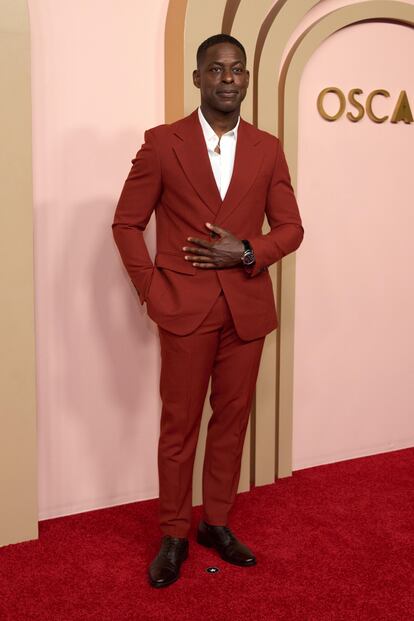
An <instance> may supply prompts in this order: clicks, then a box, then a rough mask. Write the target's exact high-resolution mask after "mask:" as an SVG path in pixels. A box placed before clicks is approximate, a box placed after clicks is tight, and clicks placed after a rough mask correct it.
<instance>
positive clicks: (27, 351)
mask: <svg viewBox="0 0 414 621" xmlns="http://www.w3.org/2000/svg"><path fill="white" fill-rule="evenodd" d="M0 22H1V30H0V76H1V77H0V89H1V100H2V114H1V117H0V127H1V137H2V141H1V143H2V156H1V159H0V172H1V179H2V182H1V185H0V248H1V262H0V281H1V283H2V288H1V301H0V342H1V347H2V356H1V359H0V411H1V416H0V473H1V474H2V476H0V498H1V512H0V546H2V545H6V544H10V543H17V542H19V541H25V540H27V539H35V538H37V533H38V530H37V459H36V451H37V439H36V396H35V384H36V380H35V350H34V342H35V336H34V335H35V332H34V330H35V328H34V287H33V208H32V153H31V143H32V127H31V113H32V111H31V92H30V32H29V14H28V8H27V5H26V1H25V0H2V2H1V3H0Z"/></svg>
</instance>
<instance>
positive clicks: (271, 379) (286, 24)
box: [166, 0, 413, 502]
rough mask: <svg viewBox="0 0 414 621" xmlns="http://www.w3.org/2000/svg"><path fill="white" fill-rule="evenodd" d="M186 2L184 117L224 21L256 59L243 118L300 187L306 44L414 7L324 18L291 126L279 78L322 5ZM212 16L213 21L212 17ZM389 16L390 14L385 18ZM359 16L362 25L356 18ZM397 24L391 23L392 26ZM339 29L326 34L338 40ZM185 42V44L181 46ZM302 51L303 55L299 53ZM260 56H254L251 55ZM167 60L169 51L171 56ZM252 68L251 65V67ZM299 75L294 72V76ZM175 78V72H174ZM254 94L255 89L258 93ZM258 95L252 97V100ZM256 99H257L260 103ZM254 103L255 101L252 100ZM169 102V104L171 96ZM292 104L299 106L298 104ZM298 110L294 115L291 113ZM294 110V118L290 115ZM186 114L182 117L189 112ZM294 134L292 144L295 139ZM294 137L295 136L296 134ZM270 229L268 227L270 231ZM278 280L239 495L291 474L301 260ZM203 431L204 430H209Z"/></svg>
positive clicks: (290, 71) (290, 263)
mask: <svg viewBox="0 0 414 621" xmlns="http://www.w3.org/2000/svg"><path fill="white" fill-rule="evenodd" d="M184 2H186V6H187V13H186V14H185V20H184V21H185V24H184V26H183V29H182V30H181V31H179V32H178V31H176V32H175V33H174V37H175V45H177V41H179V40H182V39H184V50H185V54H184V57H185V62H184V65H183V72H184V78H183V79H184V83H185V84H186V85H187V88H185V89H184V90H185V96H184V104H183V107H184V108H185V112H187V111H189V110H191V109H193V108H194V107H196V105H197V104H198V93H197V92H196V91H194V90H193V87H192V85H191V69H192V68H193V65H194V54H195V49H196V45H197V44H198V43H199V42H200V41H201V40H202V39H203V38H205V37H206V36H209V35H210V34H212V33H213V32H219V31H220V28H219V27H218V25H219V23H220V20H222V28H223V31H225V32H231V34H233V35H234V36H236V37H238V38H239V39H240V40H242V41H243V44H245V46H246V50H247V53H248V57H249V59H252V58H254V68H253V72H252V73H253V75H252V76H251V78H252V82H251V89H250V95H249V98H246V100H245V102H244V105H243V116H244V117H245V118H246V119H247V120H250V121H257V124H258V126H259V127H261V128H262V129H266V130H267V131H270V132H271V133H274V134H276V135H277V134H278V129H280V131H281V133H282V134H283V133H284V136H285V149H286V151H287V156H288V161H289V164H290V167H291V172H292V179H293V182H294V185H296V170H297V162H296V150H297V129H296V125H297V104H298V101H297V99H298V88H299V80H300V75H301V73H302V70H303V66H304V65H305V64H306V60H307V59H308V58H309V55H308V56H306V53H308V54H310V53H311V52H309V50H308V51H306V50H307V49H308V48H307V46H304V47H302V44H303V42H304V41H305V40H306V37H307V36H308V34H309V33H310V32H312V31H313V29H314V27H315V26H318V28H317V30H315V33H316V37H317V36H318V34H319V24H322V23H326V24H327V32H328V31H329V25H328V24H330V21H327V22H325V20H326V19H328V20H330V19H331V15H335V14H337V13H338V11H340V15H341V16H342V17H343V22H344V23H343V25H347V24H350V23H354V22H355V21H361V19H371V18H373V17H375V16H378V15H380V14H381V13H382V12H383V11H384V7H385V8H386V11H388V12H389V14H390V15H392V16H393V19H394V20H400V19H401V15H402V14H403V13H404V11H405V10H408V11H411V10H413V7H412V6H409V5H407V4H406V3H404V2H394V1H390V0H388V2H381V1H374V0H366V1H365V2H361V3H359V4H356V5H350V6H346V7H343V8H341V9H338V10H337V11H333V12H332V13H331V14H329V15H328V16H325V17H323V18H321V19H320V20H319V21H318V22H316V24H314V25H313V26H311V27H310V28H309V29H308V30H307V31H306V33H305V34H304V35H303V36H301V37H300V41H299V42H297V43H298V44H294V46H293V48H294V49H293V52H291V53H290V55H289V56H288V59H287V64H286V63H285V65H284V77H283V79H285V77H286V78H287V80H286V93H285V96H284V101H285V102H287V103H288V106H287V108H288V110H289V115H288V117H287V119H286V124H285V120H284V119H283V118H282V116H281V115H279V88H278V83H279V70H280V67H281V63H282V57H283V54H284V50H285V47H286V44H287V42H288V39H289V37H290V36H291V33H292V32H293V31H294V29H295V27H296V26H297V25H298V24H299V23H300V21H301V20H302V19H303V17H304V16H305V14H306V13H307V12H308V11H309V10H310V9H312V8H313V7H314V6H315V5H316V4H318V0H301V2H297V1H296V0H276V2H273V3H272V2H271V1H270V0H257V1H256V2H255V3H254V4H253V3H252V2H251V0H227V2H224V0H223V2H221V3H220V2H219V1H218V0H215V1H214V2H213V3H211V4H210V3H209V5H208V7H207V8H204V7H205V4H204V3H203V5H202V6H200V3H199V2H198V1H197V0H171V2H170V5H171V4H181V5H183V3H184ZM362 6H365V8H364V9H362V13H363V14H364V15H365V17H364V18H360V17H358V16H357V15H358V11H359V10H360V8H361V7H362ZM207 13H208V15H207ZM387 14H388V13H387ZM354 15H356V16H357V17H354ZM390 19H391V18H390ZM335 31H336V30H335V28H334V29H332V30H331V31H329V32H328V35H329V34H332V33H333V32H335ZM328 35H326V33H325V34H323V35H321V36H320V39H319V41H318V40H317V38H316V39H312V40H313V41H314V46H315V47H314V49H316V47H317V46H318V45H319V44H320V43H321V42H322V41H323V40H324V38H325V37H326V36H328ZM180 37H181V39H180ZM301 50H303V51H301ZM253 52H254V56H253V55H252V54H253ZM296 53H299V55H300V56H299V57H298V58H301V59H302V62H303V66H301V67H299V65H298V64H297V61H296ZM166 54H167V55H168V54H169V50H166ZM250 66H251V65H250ZM295 68H296V70H295ZM175 71H177V67H175ZM252 86H253V88H252ZM252 91H254V92H253V93H252ZM254 93H257V96H258V97H257V100H255V97H254ZM252 95H253V96H252ZM166 97H167V98H168V97H169V93H168V91H167V92H166ZM292 102H293V104H292ZM292 105H293V109H292ZM293 110H294V111H295V112H294V114H292V112H293ZM183 113H184V110H183ZM291 132H293V134H292V138H291ZM295 132H296V133H295ZM266 228H267V227H266ZM271 274H272V280H273V284H274V287H275V290H276V295H277V303H278V308H279V316H280V320H281V322H280V329H279V330H278V331H277V332H275V333H272V334H271V335H269V336H268V337H267V338H266V342H265V349H264V352H263V357H262V364H261V368H260V373H259V379H258V384H257V390H256V399H255V407H254V408H253V412H252V413H253V416H252V421H253V425H252V426H251V427H249V434H250V435H251V438H250V439H251V448H252V451H250V443H249V438H248V437H247V438H246V444H245V448H244V454H243V470H242V477H241V481H240V487H239V491H241V490H243V489H248V488H249V479H250V478H251V481H252V482H255V483H256V484H257V485H261V484H266V483H272V482H273V481H274V478H275V475H276V476H279V477H280V476H288V475H290V474H291V468H292V457H291V455H292V395H293V386H292V380H293V333H294V290H295V256H294V255H290V256H288V257H286V258H285V259H284V260H283V261H282V262H281V263H279V264H278V266H277V268H276V266H273V267H272V268H271ZM207 410H208V407H206V411H205V413H204V419H206V417H207V416H208V412H207ZM204 430H205V424H204ZM203 442H204V431H203V428H202V433H201V439H200V446H199V450H198V456H197V459H196V474H195V481H194V482H195V489H196V493H195V496H194V499H195V501H196V502H199V501H200V499H201V485H200V468H201V457H202V448H201V447H202V446H203ZM250 452H251V464H250V473H249V460H250V458H249V453H250Z"/></svg>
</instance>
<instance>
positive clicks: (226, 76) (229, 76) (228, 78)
mask: <svg viewBox="0 0 414 621" xmlns="http://www.w3.org/2000/svg"><path fill="white" fill-rule="evenodd" d="M233 79H234V78H233V72H232V71H231V69H227V70H225V71H223V82H226V83H229V82H233Z"/></svg>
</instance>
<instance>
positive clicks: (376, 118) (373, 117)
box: [366, 88, 390, 123]
mask: <svg viewBox="0 0 414 621" xmlns="http://www.w3.org/2000/svg"><path fill="white" fill-rule="evenodd" d="M377 95H382V96H383V97H389V96H390V94H389V92H388V91H385V90H384V89H382V88H378V89H377V90H375V91H372V93H370V94H369V95H368V97H367V103H366V109H367V114H368V116H369V118H370V119H371V121H374V123H384V121H386V120H387V119H388V116H376V115H375V114H374V113H373V111H372V100H373V99H374V97H376V96H377Z"/></svg>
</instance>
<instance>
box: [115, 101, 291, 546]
mask: <svg viewBox="0 0 414 621" xmlns="http://www.w3.org/2000/svg"><path fill="white" fill-rule="evenodd" d="M154 210H155V215H156V236H157V252H156V257H155V265H153V263H152V261H151V258H150V256H149V254H148V250H147V248H146V245H145V242H144V240H143V234H142V233H143V231H144V229H145V227H146V225H147V223H148V221H149V219H150V216H151V214H152V212H153V211H154ZM265 215H266V217H267V220H268V222H269V225H270V227H271V230H270V232H269V233H268V234H266V235H263V234H262V232H261V230H262V224H263V221H264V217H265ZM206 222H210V223H212V224H216V225H217V226H220V227H222V228H224V229H227V230H229V231H230V232H231V233H233V235H235V236H236V237H238V238H239V239H248V240H249V242H250V244H251V246H252V248H253V250H254V253H255V257H256V264H255V267H254V269H253V270H251V271H250V272H247V271H246V269H245V268H244V267H243V265H242V264H241V263H240V266H236V267H231V268H225V269H200V268H197V267H195V266H193V265H192V263H191V262H188V261H186V260H185V259H184V256H185V254H186V253H185V252H183V250H182V247H183V246H185V245H187V246H189V245H191V244H190V243H189V242H188V241H187V238H188V237H189V236H192V237H198V238H201V239H203V238H204V239H207V240H209V241H212V239H211V237H210V234H209V232H208V230H207V228H206V226H205V223H206ZM112 226H113V234H114V238H115V241H116V244H117V246H118V249H119V252H120V254H121V257H122V260H123V263H124V265H125V267H126V269H127V270H128V273H129V275H130V278H131V280H132V282H133V284H134V286H135V288H136V290H137V292H138V295H139V298H140V301H141V304H143V303H144V302H146V304H147V311H148V314H149V316H150V317H151V318H152V319H153V320H154V321H155V322H156V323H157V324H158V328H159V334H160V344H161V362H162V366H161V377H160V392H161V398H162V402H163V410H162V417H161V433H160V442H159V450H158V465H159V481H160V524H161V530H162V532H163V534H168V535H172V536H176V537H186V536H187V534H188V530H189V527H190V522H191V480H192V469H193V463H194V456H195V448H196V443H197V438H198V430H199V425H200V419H201V413H202V409H203V403H204V399H205V395H206V391H207V387H208V382H209V379H210V377H211V378H212V388H211V397H210V401H211V405H212V409H213V415H212V417H211V419H210V422H209V427H208V435H207V442H206V452H205V460H204V469H203V501H204V512H205V516H204V517H205V520H206V521H207V522H208V523H210V524H216V525H224V524H227V516H228V512H229V510H230V508H231V506H232V504H233V502H234V498H235V495H236V491H237V486H238V481H239V476H240V462H241V454H242V448H243V441H244V436H245V431H246V427H247V423H248V417H249V412H250V406H251V400H252V396H253V392H254V387H255V384H256V379H257V372H258V368H259V363H260V356H261V351H262V347H263V342H264V337H265V335H266V334H268V333H269V332H271V331H272V330H274V329H275V328H276V327H277V315H276V309H275V302H274V295H273V288H272V282H271V279H270V276H269V273H268V266H269V265H271V264H272V263H275V262H276V261H278V260H279V259H281V258H282V257H283V256H285V255H286V254H288V253H290V252H292V251H294V250H296V248H297V247H298V246H299V245H300V243H301V241H302V237H303V228H302V224H301V218H300V215H299V211H298V207H297V203H296V200H295V196H294V193H293V190H292V186H291V183H290V177H289V172H288V168H287V165H286V161H285V157H284V154H283V151H282V148H281V145H280V142H279V141H278V139H277V138H275V137H274V136H271V135H270V134H268V133H266V132H263V131H260V130H258V129H256V128H255V127H254V126H253V125H250V124H249V123H247V122H245V121H243V119H241V120H240V125H239V128H238V136H237V147H236V155H235V161H234V169H233V175H232V179H231V182H230V186H229V188H228V191H227V194H226V196H225V198H224V200H223V201H222V199H221V197H220V193H219V191H218V188H217V185H216V182H215V179H214V175H213V171H212V168H211V164H210V161H209V157H208V153H207V148H206V144H205V141H204V136H203V133H202V129H201V126H200V123H199V120H198V116H197V111H195V112H193V113H192V114H190V115H189V116H188V117H186V118H184V119H182V120H180V121H177V122H176V123H173V124H171V125H161V126H159V127H155V128H153V129H151V130H148V131H147V132H146V133H145V143H144V145H143V146H142V148H141V149H140V151H139V152H138V153H137V155H136V157H135V158H134V159H133V160H132V168H131V171H130V173H129V175H128V177H127V179H126V181H125V185H124V188H123V190H122V193H121V196H120V199H119V202H118V205H117V209H116V212H115V217H114V222H113V225H112ZM187 254H188V253H187Z"/></svg>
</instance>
